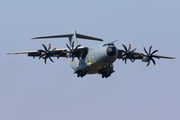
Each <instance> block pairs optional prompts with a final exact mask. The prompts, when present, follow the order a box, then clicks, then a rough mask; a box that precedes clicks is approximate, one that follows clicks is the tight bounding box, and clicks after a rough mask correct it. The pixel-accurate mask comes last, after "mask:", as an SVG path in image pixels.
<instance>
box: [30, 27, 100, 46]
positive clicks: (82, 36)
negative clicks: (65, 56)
mask: <svg viewBox="0 0 180 120" xmlns="http://www.w3.org/2000/svg"><path fill="white" fill-rule="evenodd" d="M64 37H68V38H69V43H70V45H71V47H72V43H73V41H74V47H76V46H77V45H78V43H77V38H81V39H88V40H96V41H103V40H102V39H100V38H95V37H90V36H86V35H81V34H77V33H76V31H75V30H74V32H73V34H65V35H54V36H44V37H35V38H32V39H45V38H64Z"/></svg>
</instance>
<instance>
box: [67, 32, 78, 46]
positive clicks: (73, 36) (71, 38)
mask: <svg viewBox="0 0 180 120" xmlns="http://www.w3.org/2000/svg"><path fill="white" fill-rule="evenodd" d="M76 35H77V34H76V30H74V31H73V35H72V36H71V37H69V43H70V45H71V47H72V43H73V41H74V47H76V46H77V45H78V42H77V37H76Z"/></svg>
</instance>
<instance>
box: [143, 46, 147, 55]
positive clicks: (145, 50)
mask: <svg viewBox="0 0 180 120" xmlns="http://www.w3.org/2000/svg"><path fill="white" fill-rule="evenodd" d="M144 51H145V52H146V54H147V55H148V52H147V51H146V48H145V47H144Z"/></svg>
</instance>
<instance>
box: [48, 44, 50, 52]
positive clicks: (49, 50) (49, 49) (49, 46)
mask: <svg viewBox="0 0 180 120" xmlns="http://www.w3.org/2000/svg"><path fill="white" fill-rule="evenodd" d="M50 49H51V43H49V48H48V51H50Z"/></svg>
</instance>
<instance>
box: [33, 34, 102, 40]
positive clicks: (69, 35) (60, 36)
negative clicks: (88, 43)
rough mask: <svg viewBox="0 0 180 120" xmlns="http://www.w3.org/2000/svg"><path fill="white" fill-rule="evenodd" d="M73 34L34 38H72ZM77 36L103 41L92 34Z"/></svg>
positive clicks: (77, 35) (78, 35) (77, 36)
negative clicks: (91, 35)
mask: <svg viewBox="0 0 180 120" xmlns="http://www.w3.org/2000/svg"><path fill="white" fill-rule="evenodd" d="M72 36H73V34H66V35H54V36H44V37H35V38H32V39H45V38H64V37H69V38H70V37H72ZM76 38H81V39H89V40H97V41H103V40H102V39H100V38H95V37H90V36H86V35H81V34H76Z"/></svg>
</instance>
